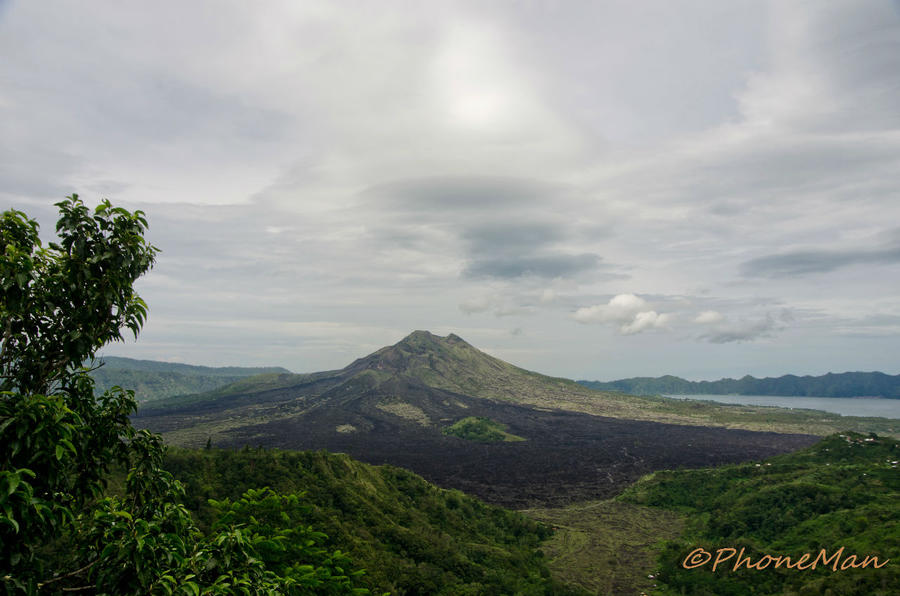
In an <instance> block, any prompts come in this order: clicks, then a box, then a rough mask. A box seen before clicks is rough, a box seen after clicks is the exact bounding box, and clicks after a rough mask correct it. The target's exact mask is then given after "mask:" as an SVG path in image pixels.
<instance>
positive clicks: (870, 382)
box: [578, 372, 900, 399]
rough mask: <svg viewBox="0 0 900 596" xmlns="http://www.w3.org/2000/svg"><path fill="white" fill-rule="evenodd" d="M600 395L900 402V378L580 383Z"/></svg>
mask: <svg viewBox="0 0 900 596" xmlns="http://www.w3.org/2000/svg"><path fill="white" fill-rule="evenodd" d="M578 382H579V383H581V384H582V385H584V386H585V387H590V388H591V389H596V390H598V391H623V392H625V393H631V394H633V395H660V394H669V395H695V394H703V395H731V394H737V395H785V396H806V397H886V398H890V399H900V375H893V376H892V375H886V374H884V373H881V372H845V373H839V374H835V373H828V374H827V375H822V376H818V377H812V376H803V377H798V376H796V375H784V376H782V377H766V378H764V379H757V378H756V377H751V376H750V375H747V376H745V377H742V378H740V379H721V380H718V381H687V380H685V379H682V378H680V377H673V376H671V375H667V376H664V377H634V378H631V379H620V380H618V381H609V382H606V383H604V382H601V381H578Z"/></svg>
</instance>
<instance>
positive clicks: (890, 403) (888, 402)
mask: <svg viewBox="0 0 900 596" xmlns="http://www.w3.org/2000/svg"><path fill="white" fill-rule="evenodd" d="M665 397H673V398H675V399H701V400H709V401H717V402H721V403H726V404H740V405H746V406H778V407H779V408H805V409H809V410H825V411H826V412H834V413H835V414H840V415H842V416H877V417H880V418H897V419H900V399H875V398H863V397H861V398H850V397H797V396H783V395H665Z"/></svg>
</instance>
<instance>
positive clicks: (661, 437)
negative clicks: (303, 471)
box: [223, 386, 818, 508]
mask: <svg viewBox="0 0 900 596" xmlns="http://www.w3.org/2000/svg"><path fill="white" fill-rule="evenodd" d="M398 389H402V391H403V392H404V393H403V394H404V396H405V402H404V403H407V404H414V405H416V406H418V407H419V409H421V410H422V411H423V412H425V414H426V415H428V416H429V419H431V416H440V415H442V414H448V413H450V410H453V409H455V410H456V411H457V415H456V416H454V417H450V418H449V419H446V420H445V424H449V423H451V422H452V421H454V420H457V419H459V418H462V417H465V416H485V417H489V418H491V419H493V420H497V421H499V422H502V423H505V424H507V425H508V430H509V431H510V432H511V433H513V434H516V435H519V436H521V437H524V438H526V439H527V440H526V441H521V442H509V443H474V442H471V441H466V440H463V439H459V438H456V437H453V436H445V435H442V434H441V433H439V432H436V431H435V430H434V429H432V428H431V427H425V426H420V425H418V424H410V423H408V422H407V421H406V420H404V419H402V418H399V417H397V416H395V415H392V414H390V413H387V412H384V411H383V410H380V409H379V408H378V406H377V404H379V403H381V402H380V400H381V399H383V398H384V397H385V396H384V395H380V394H379V392H373V393H372V394H369V395H366V396H363V397H360V398H357V399H355V400H352V401H349V402H347V403H345V404H341V405H339V406H335V407H329V408H317V409H315V410H314V411H312V412H310V413H309V414H307V415H306V416H302V417H292V418H286V419H282V420H277V421H273V422H267V423H263V424H257V425H251V426H247V427H243V428H241V429H240V430H239V431H236V432H233V433H231V434H230V435H229V437H228V438H227V439H226V440H225V441H224V442H223V444H224V445H228V446H235V447H237V446H241V445H245V444H250V445H255V444H262V445H265V446H270V447H280V448H285V449H327V450H329V451H337V452H345V453H349V454H350V455H351V456H353V457H354V458H356V459H359V460H362V461H364V462H367V463H372V464H382V463H390V464H393V465H397V466H401V467H404V468H407V469H410V470H413V471H414V472H416V473H418V474H420V475H422V476H423V477H425V478H426V479H427V480H429V481H431V482H434V483H435V484H437V485H439V486H442V487H445V488H458V489H460V490H463V491H465V492H467V493H470V494H474V495H476V496H478V497H480V498H482V499H484V500H485V501H488V502H491V503H495V504H499V505H503V506H506V507H511V508H523V507H532V506H538V505H545V506H561V505H565V504H568V503H570V502H575V501H584V500H588V499H597V498H605V497H609V496H612V495H613V494H615V493H617V492H619V491H620V490H622V489H623V488H624V487H625V486H626V485H628V484H630V483H632V482H633V481H635V480H636V479H637V478H638V477H639V476H641V475H643V474H646V473H647V472H650V471H653V470H659V469H669V468H676V467H703V466H713V465H718V464H723V463H728V462H738V461H746V460H748V459H761V458H764V457H768V456H771V455H774V454H777V453H782V452H785V451H789V450H794V449H799V448H801V447H805V446H807V445H810V444H812V443H814V442H815V441H816V440H818V439H817V438H816V437H811V436H807V435H782V434H776V433H759V432H751V431H742V430H729V429H722V428H710V427H693V426H684V425H674V424H660V423H655V422H643V421H631V420H621V419H615V418H604V417H598V416H591V415H588V414H580V413H577V412H563V411H555V412H543V411H538V410H534V409H530V408H525V407H522V406H517V405H513V404H505V403H495V402H490V401H488V400H482V399H477V398H470V397H465V396H460V395H454V394H449V393H447V394H442V393H439V392H435V391H433V390H429V389H428V388H424V387H421V386H419V387H416V386H406V387H402V388H398ZM442 398H444V399H443V400H442ZM437 400H441V402H443V401H444V400H446V401H448V402H449V403H451V404H454V402H455V404H459V405H451V406H450V407H449V408H448V407H447V406H443V405H438V404H436V403H435V402H436V401H437ZM461 406H465V407H461ZM347 424H350V425H353V426H354V427H356V429H357V430H355V431H353V432H336V431H335V429H336V428H337V427H339V426H341V425H347Z"/></svg>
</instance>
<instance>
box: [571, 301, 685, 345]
mask: <svg viewBox="0 0 900 596" xmlns="http://www.w3.org/2000/svg"><path fill="white" fill-rule="evenodd" d="M573 317H574V319H575V320H576V321H578V322H579V323H585V324H587V323H612V324H615V325H617V326H618V331H619V333H620V334H622V335H634V334H636V333H641V332H642V331H646V330H648V329H659V328H665V327H666V325H667V324H668V323H669V322H670V321H671V318H672V317H671V315H669V314H666V313H663V314H659V313H657V312H656V311H655V310H650V309H649V308H648V305H647V301H646V300H644V299H643V298H641V297H640V296H636V295H634V294H618V295H617V296H613V297H612V298H610V300H609V302H607V303H606V304H597V305H594V306H587V307H583V308H579V309H578V310H576V311H575V314H574V315H573Z"/></svg>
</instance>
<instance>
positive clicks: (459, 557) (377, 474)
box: [165, 449, 574, 596]
mask: <svg viewBox="0 0 900 596" xmlns="http://www.w3.org/2000/svg"><path fill="white" fill-rule="evenodd" d="M165 467H166V468H167V469H168V470H169V471H170V472H171V473H173V474H174V475H175V477H176V478H178V479H180V480H181V481H182V482H184V483H185V485H186V487H187V494H188V499H189V502H188V506H189V508H190V509H192V510H193V511H194V512H195V513H196V514H197V516H198V519H199V521H200V523H201V527H209V526H210V525H211V524H212V523H213V522H214V520H215V516H216V511H215V509H214V508H213V507H211V506H210V505H209V503H208V500H209V499H216V500H219V499H223V498H229V499H237V498H239V497H240V495H241V494H242V493H243V492H244V491H245V490H247V489H251V488H258V487H264V486H267V487H270V488H272V489H273V490H275V491H276V492H277V493H280V494H293V493H297V492H303V493H305V494H304V496H303V497H302V502H304V503H306V504H307V505H308V506H309V511H308V513H307V516H306V519H304V522H303V523H308V524H310V525H312V526H313V527H315V528H316V529H317V530H318V531H321V532H324V533H325V534H327V535H328V537H329V538H328V541H327V543H326V544H325V546H326V548H327V549H328V550H334V549H340V550H341V551H343V552H346V553H347V554H348V555H349V556H350V558H351V559H352V561H353V564H354V566H355V567H361V568H364V569H366V570H367V572H366V575H365V576H364V577H363V578H362V582H363V583H364V584H366V585H367V586H368V587H369V588H371V589H372V590H373V593H381V592H384V591H390V592H391V593H392V594H396V595H402V594H446V595H453V596H456V595H463V594H472V595H476V594H572V593H574V592H572V591H570V590H569V589H566V588H563V587H561V586H560V585H558V584H556V583H554V581H553V580H552V579H551V578H550V575H549V572H548V570H547V567H546V565H545V563H544V561H543V557H542V555H541V553H540V552H539V550H538V549H539V547H540V545H541V542H542V541H543V540H545V539H546V538H548V537H549V536H550V534H551V531H550V530H549V529H548V528H547V527H546V526H543V525H541V524H539V523H537V522H535V521H532V520H530V519H528V518H526V517H524V516H522V515H520V514H518V513H515V512H512V511H507V510H504V509H500V508H498V507H493V506H490V505H486V504H484V503H482V502H481V501H478V500H477V499H474V498H471V497H468V496H466V495H464V494H463V493H461V492H459V491H448V490H442V489H439V488H437V487H435V486H434V485H431V484H429V483H427V482H425V481H424V480H423V479H422V478H420V477H419V476H417V475H415V474H413V473H411V472H407V471H405V470H403V469H400V468H395V467H392V466H369V465H366V464H363V463H360V462H357V461H355V460H353V459H351V458H350V457H348V456H346V455H342V454H331V453H327V452H281V451H269V450H250V449H245V450H241V451H227V450H218V449H212V450H202V451H196V450H182V449H170V452H169V454H168V456H167V458H166V462H165Z"/></svg>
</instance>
